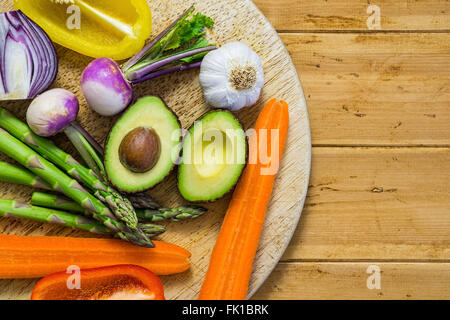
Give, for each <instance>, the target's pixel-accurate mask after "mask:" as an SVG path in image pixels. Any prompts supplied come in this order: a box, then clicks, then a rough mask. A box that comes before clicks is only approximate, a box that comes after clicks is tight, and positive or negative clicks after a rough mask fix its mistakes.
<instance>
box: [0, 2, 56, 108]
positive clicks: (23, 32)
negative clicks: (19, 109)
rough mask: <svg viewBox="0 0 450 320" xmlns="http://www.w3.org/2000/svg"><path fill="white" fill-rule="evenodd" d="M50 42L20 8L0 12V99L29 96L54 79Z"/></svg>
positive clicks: (31, 97)
mask: <svg viewBox="0 0 450 320" xmlns="http://www.w3.org/2000/svg"><path fill="white" fill-rule="evenodd" d="M57 72H58V57H57V55H56V51H55V48H54V46H53V43H52V42H51V40H50V38H49V37H48V36H47V34H46V33H45V32H44V30H42V29H41V28H40V27H39V26H38V25H37V24H36V23H34V22H33V21H31V20H30V19H29V18H28V17H27V16H26V15H25V14H23V13H22V12H21V11H10V12H4V13H0V100H18V99H33V98H35V97H36V96H37V95H39V94H40V93H42V92H43V91H45V90H46V89H47V88H48V87H49V86H50V85H51V84H52V83H53V81H54V80H55V78H56V74H57Z"/></svg>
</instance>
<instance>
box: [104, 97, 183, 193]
mask: <svg viewBox="0 0 450 320" xmlns="http://www.w3.org/2000/svg"><path fill="white" fill-rule="evenodd" d="M153 96H154V97H157V98H159V99H160V100H161V101H162V103H163V104H164V106H165V107H166V108H167V110H169V111H170V112H171V113H172V114H173V115H174V117H175V119H176V120H177V122H178V124H179V125H180V128H183V127H182V125H181V121H180V119H179V118H178V115H177V114H176V113H175V111H173V109H172V108H170V107H169V106H168V105H167V103H166V102H165V101H164V99H163V98H161V97H160V96H159V95H153ZM136 102H137V100H136V101H135V103H136ZM133 105H134V104H133ZM133 105H130V106H129V107H128V108H127V109H126V110H125V111H124V112H123V113H122V114H121V116H120V117H119V118H117V120H116V121H115V122H114V124H113V125H112V126H111V128H110V129H109V133H108V138H107V139H106V142H105V147H106V146H107V145H108V142H109V138H110V136H111V131H112V129H113V128H114V126H115V125H116V123H117V121H119V120H120V118H122V116H123V114H125V112H127V111H128V110H129V109H130V108H131V107H132V106H133ZM133 129H134V128H133ZM182 139H183V138H182V137H181V135H180V140H179V142H180V143H182ZM182 150H183V146H182V145H181V148H180V153H181V151H182ZM179 159H180V155H178V159H177V160H178V161H179ZM178 161H177V162H178ZM103 165H104V166H105V171H106V176H107V178H108V182H109V183H110V184H111V185H112V186H113V187H114V188H115V189H116V190H118V191H120V192H123V193H126V194H136V193H141V192H145V191H148V190H152V189H154V188H155V187H157V186H158V185H159V184H161V183H162V182H163V181H164V180H166V179H167V177H168V176H169V175H170V174H171V173H172V172H173V170H174V168H175V166H176V164H175V163H173V164H172V168H171V169H170V171H169V172H168V173H167V174H166V175H165V176H164V178H163V179H162V180H161V181H160V182H158V183H157V184H155V185H154V186H153V187H151V188H144V189H139V190H135V191H129V190H123V189H122V188H121V187H120V186H118V185H117V184H115V183H113V182H112V180H111V179H110V177H109V173H108V169H107V166H106V164H105V159H103Z"/></svg>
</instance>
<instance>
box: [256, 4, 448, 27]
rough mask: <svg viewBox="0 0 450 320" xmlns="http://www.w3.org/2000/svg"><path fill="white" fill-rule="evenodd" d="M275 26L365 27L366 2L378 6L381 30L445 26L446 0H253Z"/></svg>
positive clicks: (446, 25) (446, 18) (446, 14)
mask: <svg viewBox="0 0 450 320" xmlns="http://www.w3.org/2000/svg"><path fill="white" fill-rule="evenodd" d="M254 2H255V3H256V5H257V6H258V7H259V8H260V9H261V10H262V11H263V13H264V14H265V15H266V16H267V17H268V19H269V20H270V21H271V22H272V24H273V25H274V26H275V28H276V29H277V30H282V31H298V30H309V31H330V30H347V31H349V30H360V31H364V30H368V27H367V18H368V17H369V15H370V14H368V13H367V8H368V7H369V5H377V6H379V7H380V10H381V11H380V13H381V29H382V30H400V31H404V30H449V29H450V19H449V14H450V4H449V2H448V1H447V0H418V1H410V0H399V1H392V0H377V1H367V0H315V1H311V0H277V1H273V0H255V1H254Z"/></svg>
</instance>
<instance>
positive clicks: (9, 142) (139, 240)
mask: <svg viewBox="0 0 450 320" xmlns="http://www.w3.org/2000/svg"><path fill="white" fill-rule="evenodd" d="M4 118H5V117H4V112H3V114H1V113H0V121H2V122H3V120H4ZM0 151H2V152H3V153H5V154H6V155H8V156H9V157H11V158H13V159H14V160H16V161H17V162H19V163H20V164H21V165H23V166H24V167H26V168H27V169H29V170H30V171H31V172H33V173H34V174H36V175H37V176H39V177H40V178H42V179H44V180H45V181H46V182H47V183H48V184H49V185H51V187H52V189H54V190H59V191H60V192H61V193H63V194H65V195H66V196H68V197H70V198H71V199H72V200H74V201H75V202H77V203H78V204H79V205H81V206H82V207H83V208H85V209H86V210H88V211H90V212H92V213H93V215H94V217H95V218H96V219H97V220H99V221H101V222H102V223H103V224H104V225H105V226H106V227H107V228H108V229H110V230H112V231H114V232H117V235H118V236H119V237H120V238H122V239H124V240H127V241H130V242H132V243H134V244H137V245H141V246H146V247H154V244H153V243H152V242H151V240H150V239H149V238H148V237H147V236H146V235H145V233H144V232H143V231H141V230H139V229H138V230H135V231H133V230H130V229H129V228H128V227H127V226H126V225H125V224H123V223H121V222H120V221H118V220H116V217H115V216H114V215H113V214H112V212H111V211H110V210H109V208H107V207H106V206H105V205H104V204H103V203H102V202H101V201H99V200H98V199H97V198H95V197H94V196H92V195H91V194H90V193H88V192H87V191H86V190H85V189H84V188H83V187H82V186H81V185H80V184H79V183H78V182H77V181H76V180H73V179H71V178H70V177H68V176H67V175H66V174H65V173H64V172H62V171H61V170H59V169H58V168H57V167H56V166H55V165H53V164H52V163H50V162H49V161H47V160H46V159H44V158H43V157H41V156H39V155H38V154H37V153H36V152H34V151H33V150H32V149H30V148H29V147H27V146H26V145H25V144H23V143H22V142H20V141H19V140H18V139H16V138H14V137H13V136H12V135H11V134H9V133H8V132H6V131H5V130H3V129H0Z"/></svg>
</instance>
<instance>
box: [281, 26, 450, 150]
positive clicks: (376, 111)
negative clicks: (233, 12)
mask: <svg viewBox="0 0 450 320" xmlns="http://www.w3.org/2000/svg"><path fill="white" fill-rule="evenodd" d="M282 39H283V41H284V42H285V44H286V46H287V48H288V50H289V52H290V54H291V56H292V58H293V60H294V63H295V65H296V67H297V71H298V73H299V75H300V77H301V79H302V82H303V84H304V90H305V95H306V98H307V101H308V109H309V114H310V118H311V131H312V139H313V145H315V146H317V145H325V146H329V145H338V146H342V145H369V146H386V145H392V146H395V145H410V146H414V145H419V146H420V145H444V146H450V130H449V129H450V126H449V123H450V34H448V33H445V34H440V33H437V34H436V33H434V34H428V33H427V34H409V33H408V34H304V33H303V34H302V33H294V34H282Z"/></svg>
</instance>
